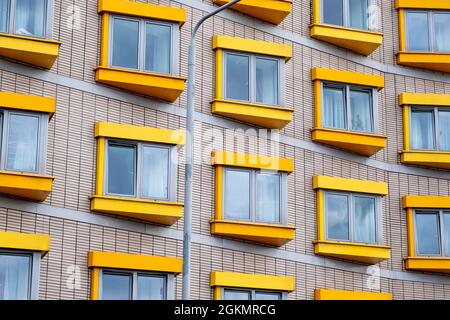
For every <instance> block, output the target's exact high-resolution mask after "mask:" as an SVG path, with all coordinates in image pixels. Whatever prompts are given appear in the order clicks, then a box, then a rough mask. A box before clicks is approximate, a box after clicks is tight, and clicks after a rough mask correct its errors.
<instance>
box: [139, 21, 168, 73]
mask: <svg viewBox="0 0 450 320" xmlns="http://www.w3.org/2000/svg"><path fill="white" fill-rule="evenodd" d="M171 43H172V28H171V27H170V26H166V25H160V24H153V23H147V24H146V47H145V70H148V71H154V72H160V73H170V59H171V47H172V45H171Z"/></svg>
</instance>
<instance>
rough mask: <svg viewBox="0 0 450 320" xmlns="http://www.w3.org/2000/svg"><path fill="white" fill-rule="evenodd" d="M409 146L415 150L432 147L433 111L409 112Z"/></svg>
mask: <svg viewBox="0 0 450 320" xmlns="http://www.w3.org/2000/svg"><path fill="white" fill-rule="evenodd" d="M410 134H411V147H412V149H416V150H432V149H434V121H433V111H417V110H416V111H414V110H413V111H412V112H411V133H410Z"/></svg>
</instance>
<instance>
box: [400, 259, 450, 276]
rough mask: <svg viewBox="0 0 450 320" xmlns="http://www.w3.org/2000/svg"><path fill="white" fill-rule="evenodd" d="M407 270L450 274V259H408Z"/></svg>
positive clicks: (406, 260) (406, 261) (406, 262)
mask: <svg viewBox="0 0 450 320" xmlns="http://www.w3.org/2000/svg"><path fill="white" fill-rule="evenodd" d="M405 268H406V269H408V270H420V271H430V272H440V273H450V257H407V258H406V259H405Z"/></svg>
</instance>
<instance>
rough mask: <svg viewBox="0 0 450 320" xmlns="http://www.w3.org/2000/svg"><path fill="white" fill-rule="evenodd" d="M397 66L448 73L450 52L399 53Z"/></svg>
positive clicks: (449, 70) (449, 69)
mask: <svg viewBox="0 0 450 320" xmlns="http://www.w3.org/2000/svg"><path fill="white" fill-rule="evenodd" d="M397 64H400V65H404V66H409V67H416V68H423V69H430V70H434V71H441V72H450V52H411V51H409V52H408V51H401V52H399V53H397Z"/></svg>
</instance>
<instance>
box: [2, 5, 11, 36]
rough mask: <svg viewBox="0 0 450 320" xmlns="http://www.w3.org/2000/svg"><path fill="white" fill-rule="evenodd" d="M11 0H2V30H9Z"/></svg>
mask: <svg viewBox="0 0 450 320" xmlns="http://www.w3.org/2000/svg"><path fill="white" fill-rule="evenodd" d="M8 21H9V0H0V32H8Z"/></svg>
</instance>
